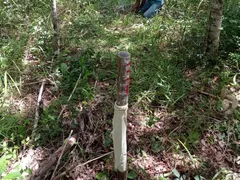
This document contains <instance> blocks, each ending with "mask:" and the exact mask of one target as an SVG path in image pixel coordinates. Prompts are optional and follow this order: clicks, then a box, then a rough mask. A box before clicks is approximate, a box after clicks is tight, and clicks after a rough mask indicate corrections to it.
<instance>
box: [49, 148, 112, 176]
mask: <svg viewBox="0 0 240 180" xmlns="http://www.w3.org/2000/svg"><path fill="white" fill-rule="evenodd" d="M112 153H113V151H111V152H108V153H106V154H103V155H101V156H99V157H96V158H94V159H91V160H89V161H87V162H85V163H82V164H79V165H77V166H71V167H70V168H68V169H67V170H66V171H64V172H62V173H61V174H59V175H58V176H56V177H55V178H53V179H52V180H58V179H60V178H61V177H63V176H65V175H66V174H67V173H68V172H69V171H72V170H74V169H76V168H78V167H81V166H85V165H86V164H89V163H91V162H93V161H96V160H98V159H101V158H103V157H105V156H107V155H109V154H112Z"/></svg>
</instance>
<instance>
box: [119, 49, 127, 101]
mask: <svg viewBox="0 0 240 180" xmlns="http://www.w3.org/2000/svg"><path fill="white" fill-rule="evenodd" d="M129 85H130V53H129V52H127V51H121V52H119V53H118V78H117V105H118V106H124V105H126V104H127V103H128V93H129Z"/></svg>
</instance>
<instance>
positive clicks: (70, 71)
mask: <svg viewBox="0 0 240 180" xmlns="http://www.w3.org/2000/svg"><path fill="white" fill-rule="evenodd" d="M171 5H172V6H171ZM58 6H59V24H60V37H61V51H60V52H61V53H60V55H59V56H56V55H53V54H54V53H53V52H52V50H51V43H50V42H51V41H50V40H49V36H48V33H49V32H52V31H51V30H50V29H51V26H49V25H48V26H47V25H46V24H47V23H49V19H48V18H47V17H46V19H44V15H43V17H39V18H42V20H41V21H39V23H38V24H37V23H36V24H34V23H33V24H34V25H32V26H33V27H35V28H33V29H31V28H30V29H28V28H29V27H28V26H26V28H27V30H26V31H23V30H22V32H17V34H14V36H16V39H17V40H16V39H15V40H16V43H15V46H14V47H16V48H13V49H15V52H17V53H19V51H20V50H21V47H24V48H23V49H22V50H21V51H22V53H19V54H20V56H22V57H23V58H22V59H23V60H24V63H25V64H24V65H19V64H17V65H16V67H17V68H16V69H17V70H16V69H13V70H11V69H10V70H8V71H5V72H7V73H5V74H9V75H6V78H7V77H9V82H12V85H10V86H9V87H8V88H9V90H15V92H11V93H9V92H8V93H9V94H10V95H8V98H4V100H3V99H1V102H2V104H3V105H2V106H1V111H0V112H1V114H2V115H0V123H1V124H0V125H2V124H4V127H3V126H2V129H1V128H0V135H1V137H4V138H3V139H2V141H1V146H0V147H1V151H0V153H1V158H0V165H1V163H2V168H1V167H0V175H1V176H0V177H3V178H5V179H8V178H7V176H8V175H9V174H10V175H9V177H10V176H11V175H12V177H11V178H12V179H14V178H13V177H14V175H15V177H17V178H20V177H22V178H23V179H30V178H29V174H32V179H37V178H39V177H40V175H39V174H41V177H40V179H51V176H52V174H53V173H55V174H54V176H55V178H56V177H57V176H58V175H61V173H63V172H65V173H64V174H62V176H61V177H59V178H58V179H73V180H93V179H99V180H100V179H101V180H102V179H117V177H116V174H115V172H114V167H113V166H114V161H113V159H114V158H113V153H112V151H113V144H112V138H111V132H112V118H113V107H114V103H115V101H116V77H117V58H118V57H117V53H118V52H119V51H121V50H127V51H129V52H130V53H131V85H130V96H129V109H128V117H127V121H128V124H127V145H128V179H136V180H147V179H149V180H150V179H160V180H167V179H178V180H181V179H182V180H185V179H186V180H188V179H194V180H200V179H207V180H208V179H212V180H225V179H229V180H230V179H236V180H237V179H240V148H239V146H240V111H239V105H238V107H237V108H233V107H232V106H233V105H232V104H233V102H231V101H229V100H226V96H227V95H229V96H231V97H234V99H237V100H240V99H239V94H240V93H239V89H240V88H239V87H238V85H236V83H238V82H236V81H237V80H236V78H237V76H238V74H237V73H238V70H236V69H234V68H232V67H231V66H230V65H229V64H227V63H226V65H225V66H223V67H222V66H221V65H219V66H218V65H215V66H211V65H209V64H207V63H204V62H206V61H205V59H204V54H203V53H202V52H203V49H204V33H205V29H206V26H204V25H203V24H204V23H206V17H205V15H204V14H201V13H203V12H201V11H199V14H198V15H196V16H194V17H192V15H193V14H194V12H192V11H191V8H192V5H190V4H189V5H188V6H184V8H183V9H182V7H178V6H174V5H173V4H171V3H169V4H166V6H165V7H164V8H163V9H162V11H161V12H160V13H159V14H158V15H157V16H156V17H154V18H152V19H144V18H143V17H142V16H140V15H138V14H133V13H130V14H123V13H121V10H122V9H121V8H120V7H119V6H118V5H117V6H116V3H115V1H108V2H105V3H101V4H99V2H94V3H91V2H87V1H83V2H81V3H79V4H78V5H76V4H74V3H73V2H65V1H63V2H61V3H59V5H58ZM206 6H207V5H206V4H205V5H204V3H203V5H202V8H203V10H204V8H206ZM181 12H185V13H187V15H184V14H182V13H181ZM190 17H191V19H190ZM26 23H27V22H26ZM24 27H25V26H24ZM44 27H45V29H44ZM39 28H40V29H41V28H42V29H41V30H39ZM38 30H39V31H38ZM26 34H27V35H26ZM9 36H10V35H9ZM22 43H23V44H24V45H22ZM6 47H8V48H9V47H11V44H10V45H9V44H8V45H6ZM9 49H10V48H9ZM19 49H20V50H19ZM6 54H7V53H6ZM9 54H11V53H9ZM6 56H8V55H6ZM11 56H12V54H11ZM11 56H10V55H9V57H11ZM13 57H14V56H13ZM13 62H14V61H13ZM201 62H203V63H201ZM232 66H234V65H232ZM18 69H19V72H18ZM16 72H17V73H19V74H20V80H21V83H20V85H19V86H18V85H17V84H16V81H15V80H13V79H14V78H12V76H14V73H15V74H16ZM10 74H13V75H10ZM4 77H5V76H4ZM11 78H12V79H11ZM4 82H5V81H4ZM42 82H45V84H44V86H43V94H42V102H41V108H40V111H39V113H40V119H39V122H38V126H37V128H36V132H35V136H34V139H31V134H32V131H33V123H32V122H33V119H34V118H36V113H35V112H36V107H37V99H38V96H39V91H40V87H41V85H42ZM3 84H4V83H3ZM5 84H7V83H5ZM2 87H5V89H6V88H7V87H6V85H5V86H2ZM223 92H226V93H223ZM223 94H224V95H223ZM224 100H225V101H224ZM223 102H224V103H225V105H223V104H224V103H223ZM223 109H224V110H223ZM226 112H227V113H226ZM6 120H8V121H7V123H6ZM68 137H72V141H73V142H74V143H73V144H71V143H70V146H69V145H68V142H69V140H66V139H67V138H68ZM59 148H62V149H63V150H62V149H59ZM62 151H66V153H65V154H62V153H61V152H62ZM4 163H5V164H4ZM51 163H52V164H51ZM29 170H30V171H31V173H29V172H30V171H29ZM41 170H42V172H41ZM16 172H18V174H16ZM11 173H12V174H11ZM4 176H5V177H4ZM30 176H31V175H30ZM11 178H9V179H11ZM52 179H54V178H52Z"/></svg>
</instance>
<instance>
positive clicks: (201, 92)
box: [197, 90, 219, 99]
mask: <svg viewBox="0 0 240 180" xmlns="http://www.w3.org/2000/svg"><path fill="white" fill-rule="evenodd" d="M197 92H199V93H200V94H203V95H205V96H210V97H213V98H216V99H219V97H217V96H215V95H213V94H210V93H207V92H204V91H199V90H198V91H197Z"/></svg>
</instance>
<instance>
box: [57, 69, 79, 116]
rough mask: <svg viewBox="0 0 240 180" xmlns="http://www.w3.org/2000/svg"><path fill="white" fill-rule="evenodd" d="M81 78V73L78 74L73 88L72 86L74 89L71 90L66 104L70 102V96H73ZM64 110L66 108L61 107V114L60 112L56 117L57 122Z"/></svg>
mask: <svg viewBox="0 0 240 180" xmlns="http://www.w3.org/2000/svg"><path fill="white" fill-rule="evenodd" d="M81 77H82V73H80V74H79V77H78V80H77V82H76V84H75V86H74V88H73V90H72V92H71V94H70V96H69V97H68V100H67V101H68V102H69V101H70V100H71V98H72V95H73V93H74V92H75V90H76V88H77V85H78V83H79V81H80V79H81ZM65 109H66V106H63V108H62V110H61V112H60V113H59V115H58V118H57V119H58V120H59V119H60V117H61V116H62V114H63V112H64V111H65Z"/></svg>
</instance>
